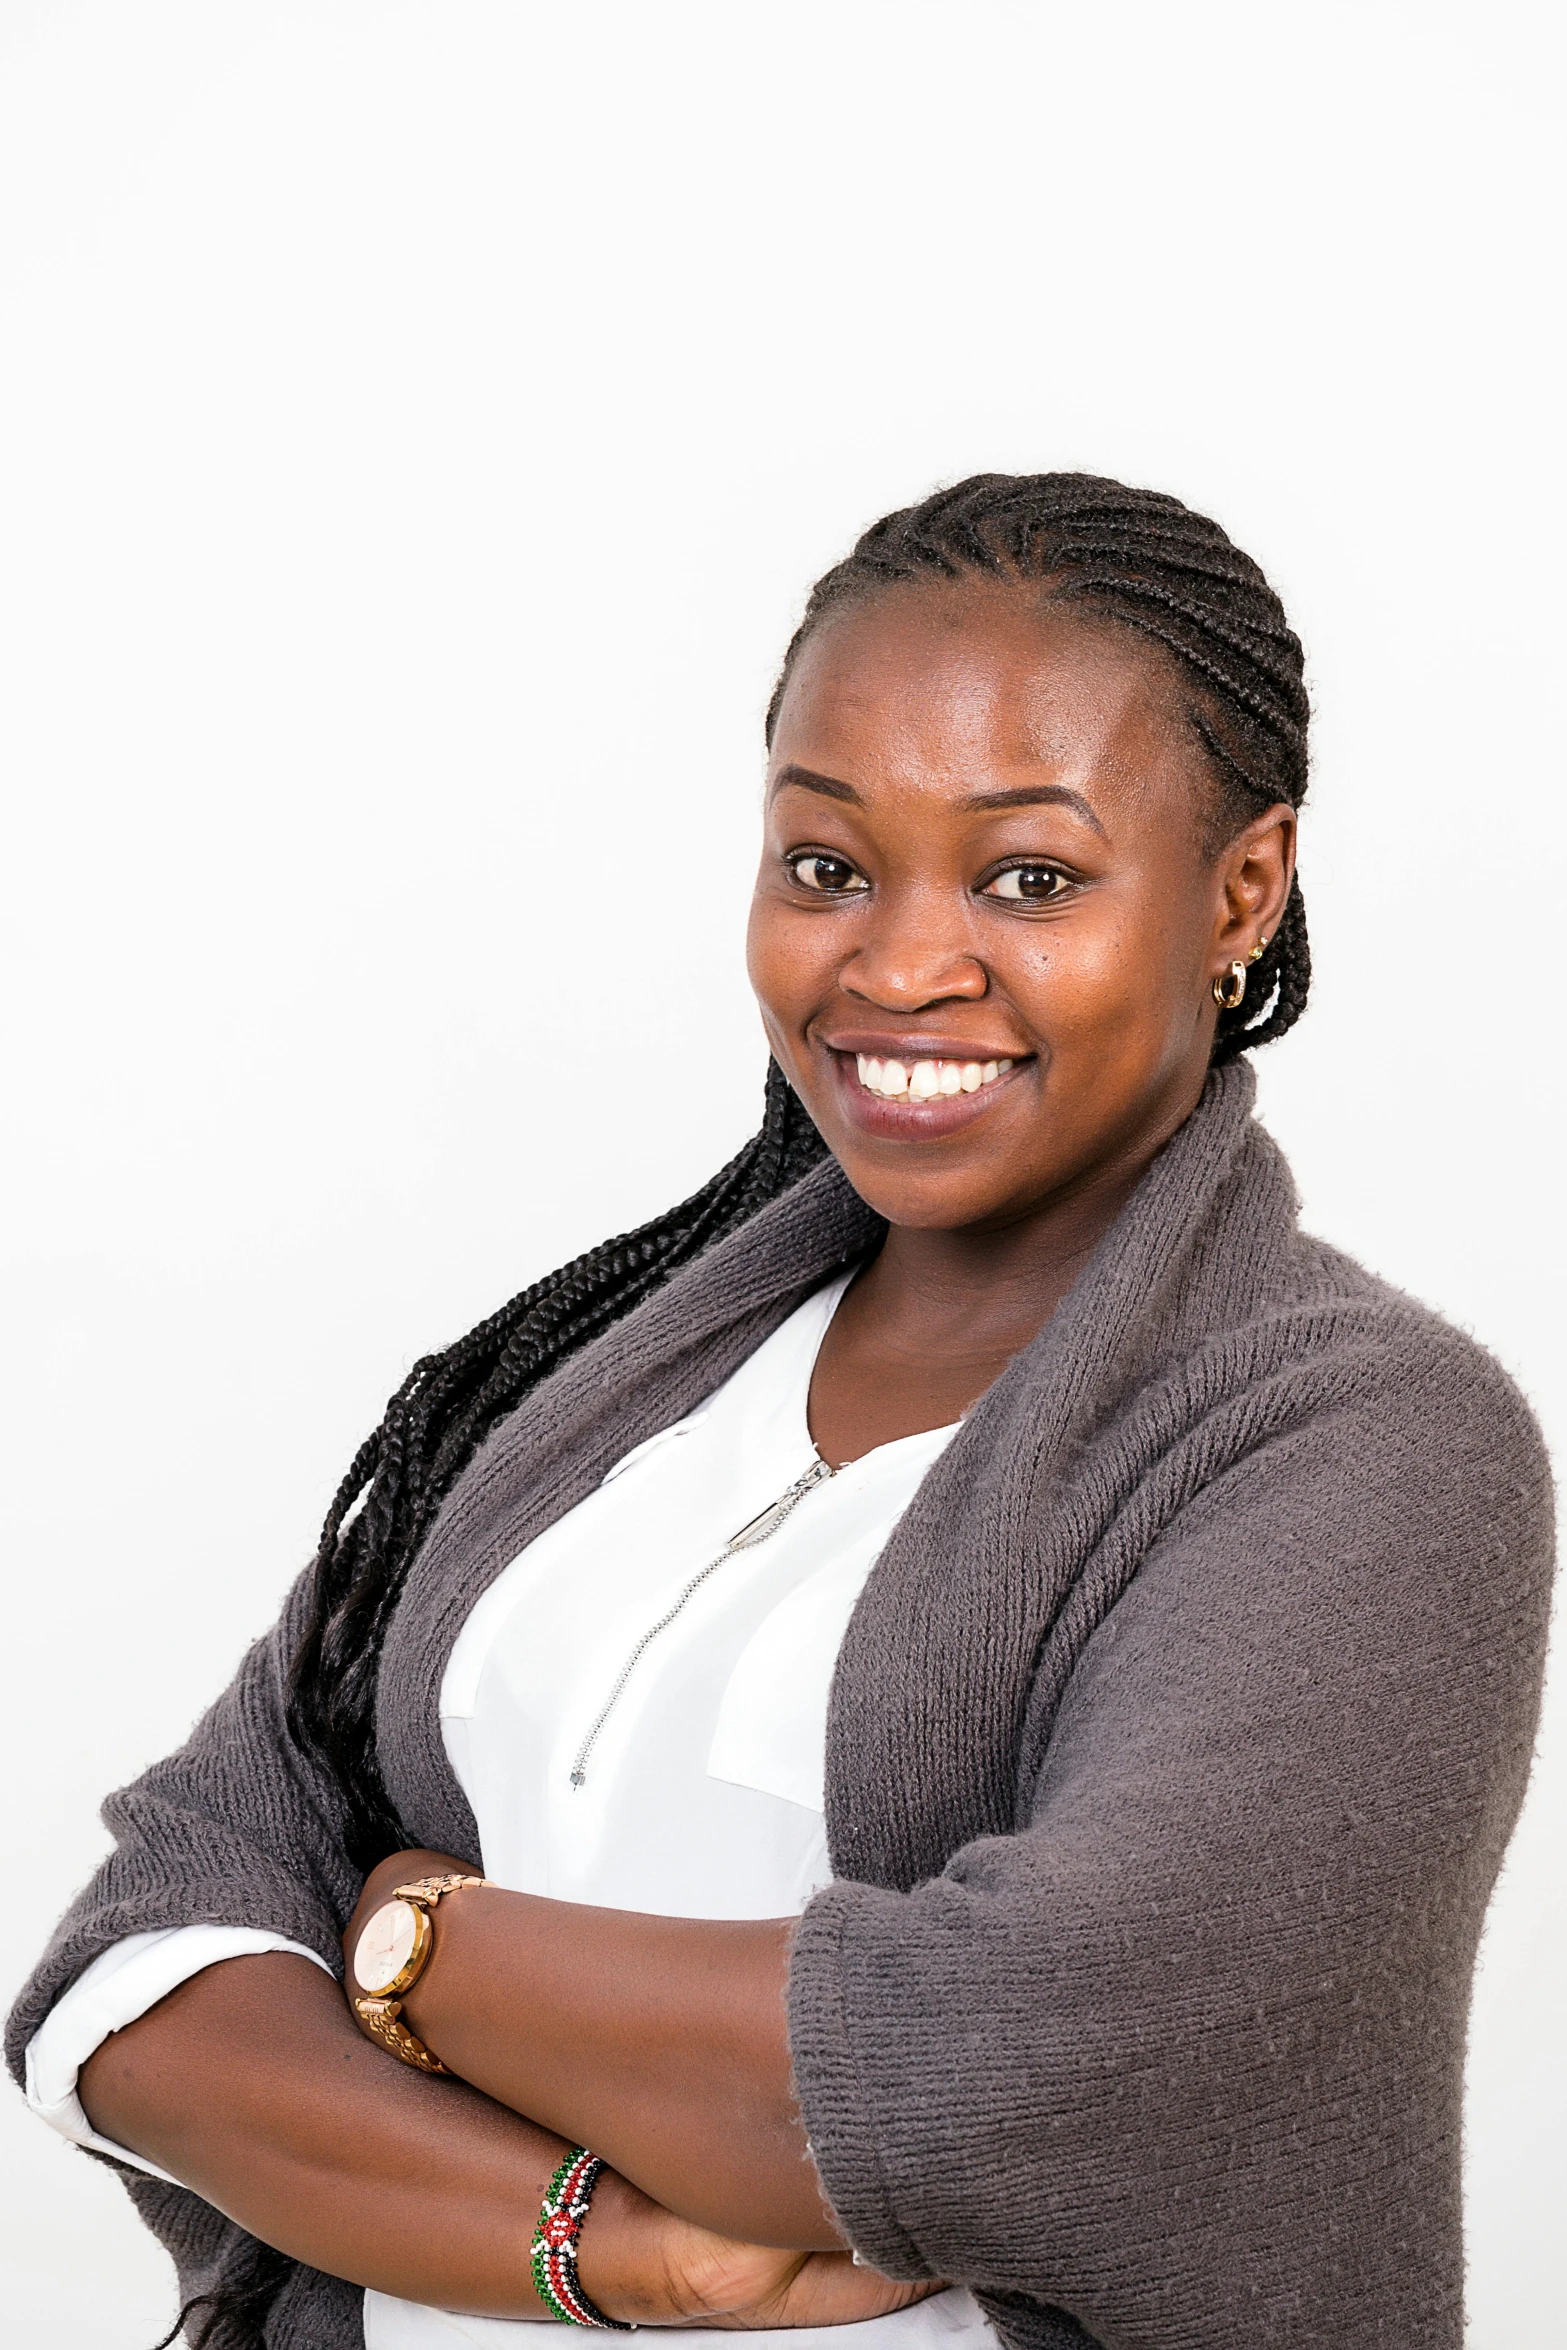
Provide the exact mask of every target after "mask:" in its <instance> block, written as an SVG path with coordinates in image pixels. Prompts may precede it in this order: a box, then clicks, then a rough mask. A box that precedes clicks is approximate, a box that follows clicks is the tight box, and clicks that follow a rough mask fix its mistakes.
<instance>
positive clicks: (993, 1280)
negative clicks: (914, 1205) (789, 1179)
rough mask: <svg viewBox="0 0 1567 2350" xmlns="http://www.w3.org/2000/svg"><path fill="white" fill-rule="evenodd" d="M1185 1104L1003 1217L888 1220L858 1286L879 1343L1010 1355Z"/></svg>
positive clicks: (1098, 1236)
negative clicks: (927, 1222)
mask: <svg viewBox="0 0 1567 2350" xmlns="http://www.w3.org/2000/svg"><path fill="white" fill-rule="evenodd" d="M1191 1106H1192V1105H1191V1104H1190V1103H1187V1104H1185V1105H1183V1107H1182V1109H1181V1111H1180V1113H1179V1114H1178V1115H1172V1116H1170V1117H1169V1118H1167V1119H1165V1120H1161V1121H1160V1122H1159V1124H1158V1126H1157V1127H1156V1128H1155V1129H1154V1130H1153V1131H1152V1132H1147V1131H1145V1132H1144V1133H1143V1134H1142V1135H1140V1136H1139V1137H1138V1138H1137V1140H1136V1142H1135V1143H1133V1144H1131V1145H1129V1146H1128V1147H1126V1148H1124V1149H1122V1150H1120V1151H1118V1152H1116V1153H1114V1154H1113V1155H1112V1156H1111V1157H1109V1158H1108V1159H1107V1160H1106V1161H1104V1162H1103V1163H1101V1164H1100V1165H1099V1166H1098V1167H1096V1168H1095V1169H1093V1170H1092V1171H1091V1172H1089V1173H1087V1174H1085V1175H1084V1176H1082V1177H1081V1178H1080V1179H1079V1180H1078V1181H1077V1182H1075V1183H1073V1184H1072V1185H1070V1186H1069V1187H1067V1188H1066V1189H1065V1190H1063V1191H1062V1192H1061V1193H1060V1194H1058V1195H1056V1196H1055V1197H1053V1198H1052V1199H1050V1200H1048V1201H1046V1202H1044V1203H1043V1204H1042V1205H1040V1206H1039V1207H1037V1208H1034V1209H1032V1210H1030V1211H1029V1212H1028V1213H1026V1214H1024V1215H1020V1216H1018V1217H1016V1218H1014V1219H1012V1220H1011V1221H1009V1222H1006V1223H1003V1224H986V1225H984V1226H979V1227H960V1228H958V1229H956V1230H946V1231H942V1230H928V1229H924V1228H920V1227H916V1226H911V1225H897V1224H895V1225H892V1226H891V1227H889V1230H888V1233H887V1238H886V1241H885V1243H884V1245H883V1247H882V1249H881V1252H880V1254H879V1255H878V1257H877V1258H876V1261H875V1263H874V1264H873V1265H872V1266H871V1267H870V1268H869V1269H868V1271H867V1273H866V1274H865V1276H864V1278H863V1280H862V1282H861V1283H860V1284H859V1285H858V1286H859V1287H860V1288H861V1289H862V1291H863V1292H864V1293H865V1294H864V1296H863V1299H862V1301H861V1303H862V1310H867V1311H869V1312H871V1313H873V1314H874V1317H875V1319H876V1322H877V1324H878V1326H879V1328H880V1330H881V1332H882V1334H883V1339H884V1342H885V1343H887V1344H889V1345H890V1346H892V1347H893V1348H899V1347H900V1345H906V1346H907V1347H908V1348H909V1349H910V1350H916V1349H917V1350H920V1351H924V1350H928V1349H935V1350H938V1351H939V1352H940V1353H942V1354H943V1355H944V1356H946V1357H947V1359H949V1360H952V1359H954V1358H966V1359H969V1360H972V1361H980V1362H985V1361H993V1362H995V1363H998V1364H999V1363H1000V1362H1001V1361H1005V1360H1010V1359H1011V1357H1012V1356H1013V1355H1014V1354H1016V1353H1017V1352H1018V1351H1019V1349H1020V1348H1022V1347H1024V1346H1026V1345H1027V1344H1028V1343H1029V1341H1030V1340H1031V1339H1032V1338H1034V1337H1035V1336H1036V1335H1037V1334H1038V1332H1039V1331H1040V1330H1041V1329H1042V1328H1043V1327H1044V1325H1045V1323H1046V1322H1047V1321H1049V1319H1050V1317H1051V1315H1052V1314H1053V1313H1054V1312H1055V1310H1056V1308H1057V1306H1059V1305H1060V1303H1061V1300H1062V1299H1063V1298H1064V1297H1065V1296H1066V1293H1067V1291H1068V1290H1069V1289H1070V1288H1071V1287H1072V1284H1073V1283H1074V1281H1076V1279H1077V1277H1078V1275H1079V1273H1080V1272H1081V1271H1082V1269H1083V1267H1084V1265H1085V1264H1086V1263H1087V1262H1088V1259H1089V1258H1090V1256H1092V1254H1093V1252H1094V1250H1095V1248H1096V1247H1097V1246H1098V1244H1099V1242H1100V1241H1101V1240H1102V1239H1103V1238H1104V1235H1105V1234H1106V1232H1108V1231H1109V1229H1110V1226H1111V1225H1112V1224H1113V1223H1114V1222H1115V1219H1116V1217H1117V1216H1118V1215H1119V1214H1120V1212H1121V1210H1122V1208H1123V1207H1124V1206H1125V1205H1126V1202H1127V1201H1128V1199H1129V1198H1130V1197H1131V1195H1132V1193H1133V1191H1134V1190H1135V1189H1136V1187H1137V1184H1138V1183H1139V1181H1140V1180H1141V1178H1142V1176H1143V1174H1144V1173H1145V1171H1146V1169H1147V1168H1148V1166H1149V1164H1150V1163H1151V1161H1152V1160H1153V1159H1154V1158H1155V1157H1156V1156H1157V1154H1158V1152H1159V1151H1160V1150H1161V1149H1162V1148H1163V1147H1164V1145H1165V1143H1166V1142H1167V1141H1168V1140H1169V1139H1170V1136H1171V1135H1172V1134H1174V1132H1175V1131H1176V1129H1177V1128H1178V1127H1179V1126H1180V1125H1181V1124H1183V1123H1184V1120H1185V1118H1186V1116H1187V1115H1188V1114H1189V1111H1190V1109H1191Z"/></svg>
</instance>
